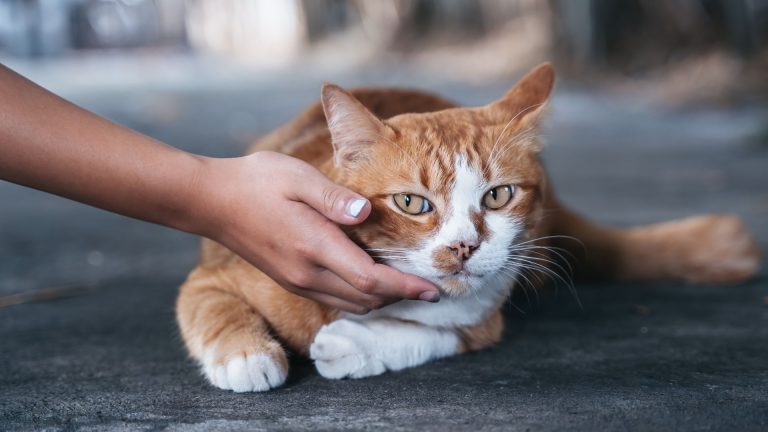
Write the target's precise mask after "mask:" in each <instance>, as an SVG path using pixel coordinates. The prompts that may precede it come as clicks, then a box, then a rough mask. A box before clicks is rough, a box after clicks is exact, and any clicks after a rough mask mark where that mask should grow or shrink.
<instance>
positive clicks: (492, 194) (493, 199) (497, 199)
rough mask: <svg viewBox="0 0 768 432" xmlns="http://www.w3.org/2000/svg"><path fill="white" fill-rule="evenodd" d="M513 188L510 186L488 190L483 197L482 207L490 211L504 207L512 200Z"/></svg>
mask: <svg viewBox="0 0 768 432" xmlns="http://www.w3.org/2000/svg"><path fill="white" fill-rule="evenodd" d="M513 187H514V186H512V185H504V186H496V187H495V188H493V189H491V190H489V191H488V192H486V193H485V196H484V197H483V205H484V206H485V207H486V208H489V209H491V210H496V209H499V208H502V207H504V206H505V205H506V204H507V203H508V202H509V201H510V200H511V199H512V194H513V193H514V190H513Z"/></svg>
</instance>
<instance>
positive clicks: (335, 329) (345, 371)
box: [309, 319, 387, 379]
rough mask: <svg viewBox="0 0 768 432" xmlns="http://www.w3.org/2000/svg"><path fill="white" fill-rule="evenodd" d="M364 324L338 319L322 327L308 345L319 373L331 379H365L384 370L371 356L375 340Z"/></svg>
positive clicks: (381, 364) (372, 355) (379, 362)
mask: <svg viewBox="0 0 768 432" xmlns="http://www.w3.org/2000/svg"><path fill="white" fill-rule="evenodd" d="M374 336H375V335H374V334H373V332H371V330H369V329H368V328H367V327H365V326H364V325H362V324H360V323H357V322H354V321H351V320H347V319H341V320H338V321H334V322H332V323H330V324H328V325H325V326H323V327H322V328H321V329H320V331H319V332H318V333H317V336H315V341H314V342H313V343H312V345H311V346H310V347H309V356H310V357H311V358H312V360H314V361H315V367H317V371H318V372H319V373H320V375H322V376H324V377H326V378H331V379H341V378H364V377H367V376H372V375H379V374H382V373H384V372H386V370H387V368H386V367H385V366H384V363H382V362H381V360H379V359H377V358H376V357H375V355H374V353H375V348H376V345H375V343H376V341H375V338H374Z"/></svg>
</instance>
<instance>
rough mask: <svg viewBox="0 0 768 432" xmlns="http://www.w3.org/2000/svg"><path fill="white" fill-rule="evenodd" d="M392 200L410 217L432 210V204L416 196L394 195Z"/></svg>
mask: <svg viewBox="0 0 768 432" xmlns="http://www.w3.org/2000/svg"><path fill="white" fill-rule="evenodd" d="M392 198H393V199H394V200H395V205H397V207H398V208H399V209H400V210H402V211H404V212H406V213H408V214H410V215H420V214H424V213H429V212H431V211H432V210H433V209H432V204H431V203H430V202H429V201H428V200H427V199H426V198H424V197H421V196H418V195H413V194H404V193H402V194H394V195H392Z"/></svg>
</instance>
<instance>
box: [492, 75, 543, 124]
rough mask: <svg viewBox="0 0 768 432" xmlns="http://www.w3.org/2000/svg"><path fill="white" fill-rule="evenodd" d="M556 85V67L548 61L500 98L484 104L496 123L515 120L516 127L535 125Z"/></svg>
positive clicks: (506, 122)
mask: <svg viewBox="0 0 768 432" xmlns="http://www.w3.org/2000/svg"><path fill="white" fill-rule="evenodd" d="M554 84H555V70H554V68H552V65H551V64H549V63H543V64H540V65H539V66H536V67H535V68H534V69H533V70H531V71H530V72H528V74H527V75H525V76H524V77H523V78H522V79H521V80H520V81H518V83H517V84H515V86H514V87H512V89H511V90H509V91H508V92H507V94H505V95H504V97H502V98H501V99H499V100H497V101H496V102H493V103H491V104H490V105H486V106H485V107H483V108H484V109H485V110H486V111H487V113H488V114H489V115H490V117H491V120H492V121H493V122H494V123H497V124H504V125H507V124H510V125H511V124H512V123H515V122H516V123H517V125H518V127H522V128H529V127H534V126H536V124H537V123H538V121H539V120H540V118H541V116H542V115H543V114H544V112H545V110H546V106H547V102H548V101H549V96H550V94H551V93H552V87H554Z"/></svg>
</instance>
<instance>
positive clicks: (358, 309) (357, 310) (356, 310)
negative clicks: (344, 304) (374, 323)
mask: <svg viewBox="0 0 768 432" xmlns="http://www.w3.org/2000/svg"><path fill="white" fill-rule="evenodd" d="M349 309H350V310H349V312H351V313H353V314H356V315H365V314H367V313H368V312H370V311H371V310H370V309H368V308H367V307H365V306H357V305H356V306H352V307H350V308H349Z"/></svg>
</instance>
